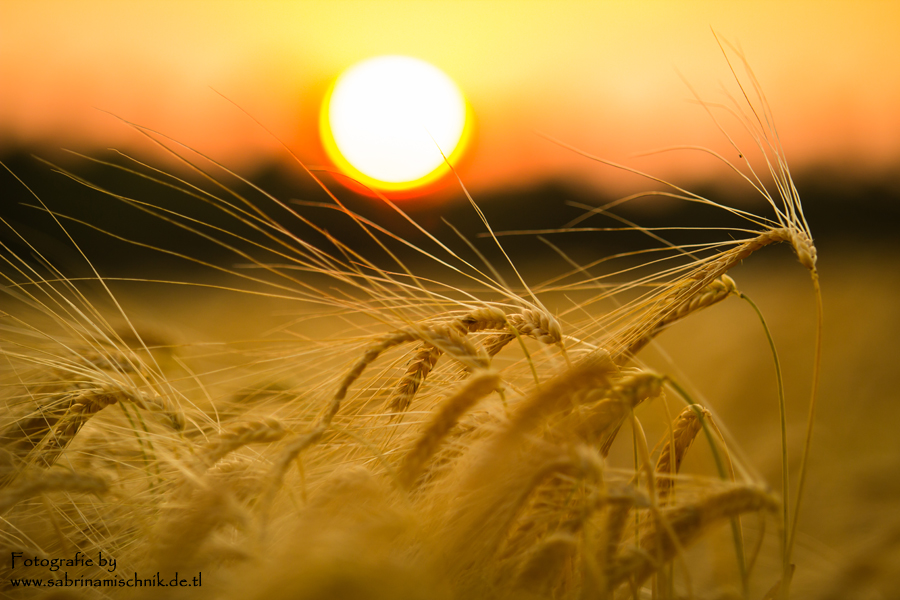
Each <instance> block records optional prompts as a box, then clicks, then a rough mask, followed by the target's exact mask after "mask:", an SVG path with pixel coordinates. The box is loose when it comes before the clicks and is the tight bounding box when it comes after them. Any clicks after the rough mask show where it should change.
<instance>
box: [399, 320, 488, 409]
mask: <svg viewBox="0 0 900 600" xmlns="http://www.w3.org/2000/svg"><path fill="white" fill-rule="evenodd" d="M445 325H446V326H447V327H448V328H450V329H455V330H456V331H457V332H458V333H459V334H460V335H465V334H466V333H476V332H479V331H485V330H490V329H504V328H505V327H506V314H505V313H504V312H503V311H502V310H500V309H499V308H495V307H493V306H485V307H481V308H477V309H475V310H473V311H471V312H469V313H467V314H465V315H463V316H462V317H458V318H456V319H454V320H452V321H450V322H449V323H446V324H445ZM443 353H444V350H443V349H442V348H441V347H440V346H438V345H435V344H430V343H423V344H422V345H420V346H419V349H418V350H417V351H416V353H415V355H414V356H413V358H412V360H411V361H410V363H409V366H408V367H407V369H406V374H404V376H403V377H402V378H401V379H400V381H399V383H398V384H397V387H396V388H395V389H394V392H393V394H392V395H391V399H390V402H389V409H390V411H391V412H393V413H401V412H404V411H405V410H406V409H407V408H408V407H409V404H410V402H412V399H413V398H414V397H415V395H416V393H417V392H418V391H419V388H420V387H421V386H422V384H423V383H424V382H425V379H426V378H427V377H428V375H429V373H431V371H432V370H433V369H434V367H435V365H436V364H437V362H438V360H439V359H440V357H441V355H442V354H443Z"/></svg>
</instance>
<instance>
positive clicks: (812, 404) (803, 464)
mask: <svg viewBox="0 0 900 600" xmlns="http://www.w3.org/2000/svg"><path fill="white" fill-rule="evenodd" d="M811 275H812V282H813V289H814V290H815V294H816V354H815V358H814V359H813V380H812V391H811V393H810V400H809V415H808V416H807V418H806V442H805V443H804V444H803V457H802V458H801V460H800V482H799V484H798V485H797V500H796V503H795V504H794V522H793V523H792V524H791V536H790V537H789V538H788V544H787V558H786V559H785V560H786V562H788V563H790V559H791V553H792V551H793V549H794V542H795V541H796V538H797V522H798V521H799V520H800V501H801V500H802V498H803V489H804V487H805V484H806V469H807V461H808V459H809V451H810V448H811V447H812V434H813V422H814V421H815V418H816V397H817V395H818V391H819V371H820V367H821V364H822V318H823V316H822V315H823V308H822V288H821V287H819V273H818V271H816V270H814V269H813V270H812V271H811ZM791 572H793V571H791ZM790 588H791V577H790V576H788V577H786V578H785V579H784V580H783V581H782V585H781V589H782V590H783V592H782V598H787V597H788V595H789V594H790Z"/></svg>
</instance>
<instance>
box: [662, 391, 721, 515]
mask: <svg viewBox="0 0 900 600" xmlns="http://www.w3.org/2000/svg"><path fill="white" fill-rule="evenodd" d="M711 419H712V415H711V414H710V413H709V411H708V410H706V409H705V408H703V407H702V406H699V405H696V404H694V405H691V406H688V407H685V409H684V410H682V411H681V413H679V415H678V416H677V417H676V418H675V422H674V423H673V424H672V434H671V439H669V440H668V441H667V442H666V445H665V446H663V449H662V452H660V454H659V459H658V460H657V461H656V473H657V475H658V476H662V477H658V479H657V483H656V489H657V491H658V493H659V503H660V504H661V505H665V504H667V503H668V501H669V499H670V496H671V494H672V491H673V489H674V487H675V480H674V478H673V476H674V475H676V474H678V470H679V469H680V468H681V461H682V459H683V458H684V455H685V453H686V452H687V451H688V448H690V447H691V444H693V443H694V439H696V437H697V434H698V433H700V430H701V429H702V428H703V421H707V422H708V421H710V420H711ZM673 444H674V448H673Z"/></svg>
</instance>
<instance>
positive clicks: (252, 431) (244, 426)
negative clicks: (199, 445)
mask: <svg viewBox="0 0 900 600" xmlns="http://www.w3.org/2000/svg"><path fill="white" fill-rule="evenodd" d="M286 433H287V432H286V431H285V429H284V425H282V424H281V422H280V421H278V420H276V419H272V418H269V419H264V420H262V421H252V422H249V423H240V424H237V425H233V426H231V427H230V428H229V429H228V430H226V431H224V432H222V433H221V434H220V435H219V438H218V439H217V440H215V441H213V442H211V443H210V444H209V445H208V446H207V447H206V448H205V449H204V450H203V451H202V453H201V460H202V462H203V463H204V464H205V465H210V466H212V465H214V464H216V463H217V462H218V461H220V460H221V459H222V458H224V457H225V456H227V455H228V454H230V453H232V452H234V451H235V450H237V449H238V448H240V447H242V446H246V445H248V444H267V443H270V442H276V441H278V440H280V439H281V438H283V437H284V436H285V434H286Z"/></svg>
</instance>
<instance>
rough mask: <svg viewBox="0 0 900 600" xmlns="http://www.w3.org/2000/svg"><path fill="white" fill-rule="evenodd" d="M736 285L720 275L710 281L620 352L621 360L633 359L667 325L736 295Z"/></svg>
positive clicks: (725, 276)
mask: <svg viewBox="0 0 900 600" xmlns="http://www.w3.org/2000/svg"><path fill="white" fill-rule="evenodd" d="M738 293H739V292H738V289H737V284H736V283H735V282H734V279H732V278H731V277H729V276H728V275H722V276H721V277H719V278H718V279H716V280H714V281H712V282H711V283H710V284H709V285H707V286H706V287H705V288H703V289H702V290H700V291H699V292H698V293H697V294H696V295H694V296H693V297H691V298H690V299H689V300H688V301H687V302H685V303H683V304H680V305H676V306H675V308H674V310H672V311H671V312H670V313H668V314H666V315H663V317H662V319H661V320H660V321H659V323H658V324H657V325H656V326H655V327H654V328H653V329H652V330H651V331H649V332H648V333H646V334H645V335H644V336H643V337H641V338H639V339H637V340H635V341H633V342H631V343H630V345H629V346H628V347H627V348H626V349H625V350H623V351H622V355H621V360H625V359H628V358H631V357H633V356H634V355H636V354H637V353H638V352H640V351H641V350H642V349H643V348H644V347H645V346H646V345H647V344H649V343H650V342H651V341H653V339H654V338H655V337H656V336H657V335H659V334H660V333H662V332H663V331H664V330H665V329H666V328H667V327H668V326H669V325H671V324H673V323H675V322H677V321H681V320H682V319H684V318H686V317H688V316H689V315H691V314H693V313H695V312H697V311H700V310H702V309H704V308H708V307H710V306H712V305H714V304H718V303H719V302H721V301H722V300H725V299H726V298H728V297H729V296H731V295H735V294H738Z"/></svg>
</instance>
